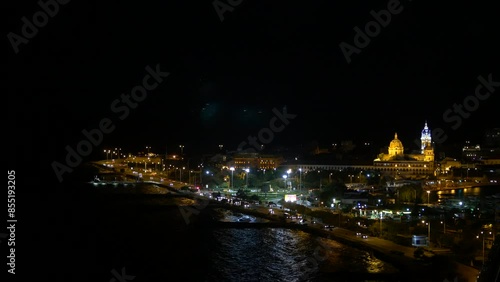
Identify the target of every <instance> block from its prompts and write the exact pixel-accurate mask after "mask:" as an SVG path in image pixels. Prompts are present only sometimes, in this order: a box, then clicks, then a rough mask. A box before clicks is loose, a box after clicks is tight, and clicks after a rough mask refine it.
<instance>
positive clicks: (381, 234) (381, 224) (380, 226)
mask: <svg viewBox="0 0 500 282" xmlns="http://www.w3.org/2000/svg"><path fill="white" fill-rule="evenodd" d="M380 237H382V212H380Z"/></svg>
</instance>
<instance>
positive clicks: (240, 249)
mask: <svg viewBox="0 0 500 282" xmlns="http://www.w3.org/2000/svg"><path fill="white" fill-rule="evenodd" d="M210 236H211V238H210V239H209V240H212V245H211V247H210V249H211V251H210V256H209V261H210V263H211V267H210V269H211V272H210V273H209V274H208V276H207V281H306V280H307V279H305V278H307V277H309V278H310V279H311V281H319V279H321V277H322V273H326V272H357V273H395V272H397V269H395V268H394V267H393V266H391V265H389V264H387V263H385V262H382V261H380V260H379V259H377V258H375V257H373V256H371V255H370V254H369V253H368V252H366V251H362V250H359V249H356V248H352V247H349V246H345V245H343V244H340V243H338V242H336V241H334V240H330V239H327V238H322V237H317V236H314V235H311V234H309V233H307V232H304V231H300V230H290V229H281V228H268V229H252V228H248V229H225V228H221V229H214V230H213V232H212V234H211V235H210ZM316 263H317V266H316V265H314V264H316Z"/></svg>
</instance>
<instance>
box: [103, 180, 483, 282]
mask: <svg viewBox="0 0 500 282" xmlns="http://www.w3.org/2000/svg"><path fill="white" fill-rule="evenodd" d="M141 184H148V183H141ZM150 185H156V186H158V187H162V188H165V190H167V191H168V192H167V193H163V192H162V193H155V192H154V191H151V192H152V193H151V192H149V193H148V192H146V193H141V191H139V190H142V189H143V188H144V187H145V186H148V185H145V186H143V185H138V186H136V188H138V189H136V188H132V189H126V190H127V191H123V190H122V189H119V190H121V191H116V190H115V188H111V189H109V190H110V191H111V190H115V191H114V192H110V193H106V192H104V193H99V194H101V195H103V194H108V195H106V196H111V197H112V198H115V197H116V196H118V197H117V198H122V197H125V198H128V196H133V198H134V199H137V196H139V198H143V199H146V198H149V199H152V198H171V197H172V198H173V197H184V198H189V199H193V200H198V201H204V202H205V203H206V201H207V200H208V205H206V206H205V207H204V208H203V209H199V211H200V213H199V214H198V215H197V217H199V220H197V222H199V223H200V222H201V223H202V226H199V227H203V228H207V227H208V228H217V227H215V226H212V227H210V224H208V225H207V224H206V223H207V222H212V223H214V222H213V220H214V219H213V218H212V214H211V212H210V211H213V210H215V209H217V208H222V209H226V210H232V211H235V212H238V213H241V214H247V215H252V216H256V217H259V218H264V219H268V220H269V221H271V222H272V224H274V225H275V227H279V228H288V229H296V230H302V231H304V232H308V233H310V234H314V235H317V236H321V237H323V238H327V239H331V240H335V241H338V242H339V243H342V244H345V245H347V246H350V247H354V248H357V249H360V250H364V251H367V252H369V253H370V254H372V255H373V256H374V257H376V258H377V259H380V260H381V261H384V262H386V263H389V264H391V265H392V266H394V267H395V268H397V269H398V270H399V272H398V273H395V274H393V275H392V274H390V275H389V274H383V275H382V274H380V276H377V275H376V274H370V275H372V276H373V277H374V279H376V277H380V278H381V277H382V276H387V275H389V276H390V277H391V278H394V279H397V280H395V281H415V282H417V281H418V282H420V281H422V282H423V281H438V282H441V281H445V279H448V280H449V281H454V279H455V277H456V278H457V280H456V281H468V282H469V281H470V282H474V281H476V280H475V275H471V269H468V268H470V267H468V266H466V265H461V264H459V263H457V262H454V261H450V263H451V265H452V270H451V271H449V270H450V269H448V271H443V270H442V269H439V268H435V266H434V267H433V265H432V263H427V264H424V263H422V261H418V260H417V259H415V258H413V257H410V256H408V255H404V254H401V252H399V254H397V253H398V252H395V250H391V249H387V248H386V247H383V246H378V247H377V246H374V245H373V244H368V243H367V242H364V241H360V240H358V239H357V238H351V237H350V236H349V235H348V234H342V232H339V231H338V230H345V231H346V232H353V231H350V230H348V229H342V228H338V227H336V228H334V230H337V232H331V231H328V230H323V229H319V228H317V227H312V226H306V225H301V224H296V223H288V222H284V221H282V220H281V219H280V217H279V216H278V215H276V214H274V215H271V214H266V213H264V212H262V211H259V210H257V209H255V208H250V209H249V208H243V207H239V206H234V205H230V204H223V203H220V202H218V201H217V200H213V199H208V198H206V197H204V196H200V195H196V194H190V193H186V192H179V190H177V189H175V188H172V187H169V186H167V185H161V184H157V183H150ZM105 190H108V189H105ZM146 190H148V189H146ZM149 190H151V189H149ZM155 190H157V189H155ZM121 196H122V197H121ZM141 196H144V197H141ZM193 207H194V208H196V205H194V206H193ZM203 222H205V223H203ZM234 224H235V226H236V225H239V226H242V227H243V226H244V225H241V224H242V223H240V222H235V223H234ZM248 224H253V223H248ZM215 225H216V224H215ZM269 227H271V226H269ZM254 228H255V227H254ZM264 228H265V226H264ZM322 273H324V274H325V275H329V274H328V272H322ZM401 274H404V275H405V276H404V277H403V276H401ZM333 275H334V273H332V276H333ZM472 276H474V279H472ZM409 277H411V279H413V280H410V278H409ZM332 278H333V277H332ZM391 281H392V280H391Z"/></svg>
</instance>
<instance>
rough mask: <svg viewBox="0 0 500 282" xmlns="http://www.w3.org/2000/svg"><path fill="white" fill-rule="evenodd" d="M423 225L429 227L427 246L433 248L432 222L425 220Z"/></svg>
mask: <svg viewBox="0 0 500 282" xmlns="http://www.w3.org/2000/svg"><path fill="white" fill-rule="evenodd" d="M422 223H425V225H427V246H429V247H430V246H431V222H430V221H429V222H425V220H422Z"/></svg>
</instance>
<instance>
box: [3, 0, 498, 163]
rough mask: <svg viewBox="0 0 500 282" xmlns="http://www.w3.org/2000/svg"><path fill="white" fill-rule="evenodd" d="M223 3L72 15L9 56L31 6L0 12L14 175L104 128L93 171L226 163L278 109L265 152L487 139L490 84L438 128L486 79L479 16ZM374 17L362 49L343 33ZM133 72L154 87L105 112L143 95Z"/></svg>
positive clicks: (488, 19) (494, 48) (317, 4)
mask: <svg viewBox="0 0 500 282" xmlns="http://www.w3.org/2000/svg"><path fill="white" fill-rule="evenodd" d="M240 2H241V3H240ZM214 3H218V7H219V9H221V11H220V12H219V13H218V12H217V10H216V8H215V7H214ZM221 3H222V4H221ZM225 3H226V2H224V1H220V2H211V1H175V2H172V1H170V2H169V3H165V1H149V2H147V3H143V2H141V3H138V2H130V3H129V2H126V3H122V2H118V1H112V2H106V3H95V2H92V3H88V2H82V1H71V2H69V3H67V4H59V5H58V6H59V9H58V11H57V12H53V13H52V14H53V17H49V18H48V20H47V23H46V24H45V25H43V26H42V27H40V28H38V31H37V32H36V33H35V34H34V35H33V32H32V31H31V32H32V33H31V35H30V34H28V35H30V36H31V38H29V39H26V38H24V39H23V40H24V41H22V42H19V37H22V36H23V25H24V24H25V22H23V20H22V18H23V17H26V18H27V19H28V20H29V21H30V22H33V15H34V14H35V13H36V12H38V11H40V10H41V9H42V8H41V7H40V6H39V5H38V4H37V3H36V2H31V3H29V4H25V5H22V7H18V8H17V9H13V10H11V11H9V14H8V16H7V17H8V19H9V20H8V26H7V27H8V31H9V32H10V33H7V34H6V37H4V39H5V41H4V42H5V43H6V45H7V47H8V48H7V49H8V50H7V51H8V52H7V57H8V59H7V60H8V63H9V66H8V68H7V72H6V73H7V77H6V78H7V81H6V83H5V84H6V85H7V93H8V95H7V99H8V130H11V132H14V131H16V133H15V134H14V133H11V134H10V137H9V140H8V141H9V142H11V146H12V147H14V148H15V151H14V150H9V151H10V152H9V153H11V154H15V156H13V158H15V159H16V161H17V165H19V166H20V165H22V164H23V163H25V162H26V160H30V161H32V162H35V164H36V165H39V166H40V167H42V168H49V170H50V164H51V163H52V162H53V161H54V160H57V161H62V160H64V156H65V154H66V151H65V146H67V145H69V146H71V147H73V148H74V147H75V146H76V145H77V144H78V142H80V141H81V140H83V139H84V138H85V136H84V135H83V134H82V130H87V131H91V130H92V129H95V128H98V127H99V124H100V122H101V121H102V120H103V119H107V118H109V119H110V120H111V122H112V126H114V130H113V131H112V132H110V133H106V134H103V138H102V140H100V142H96V143H97V145H96V146H94V148H93V153H92V154H91V156H89V157H88V158H86V159H92V158H103V157H104V154H102V151H103V149H106V148H110V147H122V148H124V151H130V152H136V151H138V150H143V149H144V147H145V146H152V147H153V151H156V152H158V153H164V152H165V151H169V152H178V151H179V148H178V145H179V144H184V145H185V149H184V150H185V153H193V154H195V153H203V152H208V151H214V150H216V149H217V148H218V147H217V146H218V145H219V144H224V146H225V148H226V149H228V150H235V149H236V148H237V146H238V144H239V143H240V142H242V141H245V140H247V138H248V136H250V135H251V136H256V135H257V134H258V132H259V131H260V130H261V129H263V128H267V127H269V122H270V120H271V119H272V118H273V116H274V115H275V114H274V113H273V109H276V110H278V111H280V112H282V111H283V107H285V106H286V108H287V111H288V113H289V114H294V115H296V116H295V117H294V118H293V119H291V120H290V122H289V124H287V125H286V126H285V128H284V129H283V130H282V131H281V132H279V133H276V134H275V136H274V138H273V139H272V141H271V142H270V143H269V144H268V145H269V146H270V147H279V146H289V145H300V144H305V143H309V142H311V141H317V142H319V143H320V144H322V145H324V146H328V145H329V144H331V143H332V142H340V141H341V140H347V139H352V140H355V141H357V140H359V141H365V140H366V141H371V142H375V143H376V144H381V145H383V146H385V145H388V143H389V142H390V140H392V138H393V135H394V132H398V134H399V137H400V139H401V140H402V141H403V144H409V143H411V142H412V141H413V140H414V139H415V138H419V136H420V131H421V130H422V128H423V124H424V122H425V121H426V120H427V121H428V123H429V126H430V127H431V129H436V128H441V129H442V130H443V132H445V134H446V135H447V136H449V138H448V139H447V140H446V141H445V142H449V143H453V142H458V143H462V142H463V141H464V140H467V139H472V140H477V141H480V137H481V135H482V134H483V132H484V129H485V128H489V127H498V121H497V120H494V119H495V116H496V115H497V113H498V104H499V98H498V93H499V92H500V90H498V89H499V88H498V86H490V88H491V87H493V88H492V89H495V88H496V90H497V91H496V92H491V95H489V97H487V98H484V99H483V100H478V99H476V101H478V103H477V104H475V105H474V104H473V103H472V102H471V103H472V104H471V105H472V106H469V109H470V108H471V107H476V108H477V109H476V108H474V110H471V111H467V110H464V111H465V112H466V114H468V117H467V118H457V117H458V115H457V114H456V113H453V112H451V113H449V114H448V120H446V118H444V116H443V115H444V114H445V113H446V111H447V110H448V109H451V110H453V105H454V104H459V105H461V104H464V99H466V98H467V97H469V98H470V96H474V93H475V89H476V87H477V86H478V85H480V81H479V80H478V77H479V76H482V77H484V78H485V79H488V76H491V78H490V80H492V81H493V85H494V84H495V83H497V84H498V82H495V81H500V72H499V68H498V66H499V52H498V50H500V48H499V44H498V38H497V37H498V36H497V35H498V24H495V16H497V15H495V9H494V8H493V6H490V5H492V4H486V3H470V2H469V3H459V2H454V3H453V4H452V5H451V4H450V3H445V4H444V3H443V4H439V3H426V2H422V1H413V2H410V1H403V2H400V3H399V2H395V1H370V3H366V1H342V2H338V1H311V2H307V3H306V2H292V3H291V2H290V1H281V2H276V1H271V2H269V1H248V0H243V1H233V2H232V3H233V4H236V5H235V7H231V6H227V5H226V4H225ZM225 5H226V6H225ZM224 7H225V8H226V9H229V10H225V11H222V10H223V9H225V8H224ZM228 7H229V8H228ZM388 7H389V8H388ZM53 9H54V8H53V7H52V11H53ZM388 9H389V10H390V11H392V13H391V12H390V11H389V12H388ZM374 13H376V14H377V15H379V16H378V17H380V19H379V20H380V21H381V22H382V23H383V25H385V26H381V25H379V24H377V26H378V30H377V29H375V28H376V27H373V25H372V29H371V30H369V33H370V34H371V35H372V36H371V37H368V38H369V42H366V41H364V42H363V40H362V39H360V38H358V37H359V33H358V32H357V31H356V30H357V28H359V30H361V32H363V31H364V32H365V33H366V31H365V27H366V26H367V23H370V22H372V21H373V20H374ZM388 13H390V15H391V16H390V19H388V18H387V17H386V16H387V14H388ZM219 14H221V15H222V16H221V17H220V15H219ZM377 15H375V16H377ZM221 19H222V20H221ZM384 21H385V22H384ZM372 24H373V22H372ZM25 29H26V28H25ZM12 34H16V36H18V37H16V38H17V39H15V41H14V42H15V44H13V43H12V40H13V39H12V38H13V37H12V36H13V35H12ZM357 34H358V35H357ZM362 36H367V35H366V34H365V35H362ZM355 39H358V40H357V41H355ZM365 39H366V38H365ZM356 43H358V44H356ZM341 46H344V47H345V46H349V47H348V49H349V48H350V49H349V50H351V53H350V54H349V55H348V56H346V55H345V54H344V53H343V51H342V49H341ZM356 46H357V47H356ZM358 47H359V48H358ZM16 49H17V51H18V52H17V53H16V52H15V51H16ZM352 50H355V51H352ZM347 58H348V59H349V61H350V62H349V63H348V62H347ZM148 66H149V68H151V69H153V70H154V69H156V68H158V70H159V71H160V72H163V73H169V74H168V76H167V75H165V76H164V77H161V78H160V79H161V80H162V81H161V82H160V83H158V84H157V85H155V87H151V88H152V89H151V90H148V91H147V93H146V95H145V96H143V97H142V98H144V99H142V100H141V101H140V102H137V103H136V106H135V108H131V107H128V109H127V111H128V112H125V109H123V108H121V110H118V109H117V107H118V106H123V105H125V104H124V103H123V102H120V101H119V100H117V99H121V98H120V97H121V95H122V94H123V95H130V93H131V91H132V89H134V87H136V86H138V85H139V86H141V85H143V78H144V77H145V76H146V75H147V74H148V73H149V72H148V71H147V70H146V67H148ZM148 83H150V85H153V84H155V81H154V80H150V81H148ZM485 89H486V87H483V88H482V90H481V91H483V92H481V93H483V95H484V96H486V95H487V93H488V92H487V91H486V90H485ZM485 91H486V92H485ZM484 96H483V97H484ZM115 100H117V102H119V103H117V104H115V108H114V109H113V108H112V105H113V103H114V101H115ZM468 101H473V100H470V99H468ZM458 120H460V121H461V123H460V124H459V123H458V122H459V121H458ZM277 125H279V123H278V124H277Z"/></svg>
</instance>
